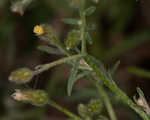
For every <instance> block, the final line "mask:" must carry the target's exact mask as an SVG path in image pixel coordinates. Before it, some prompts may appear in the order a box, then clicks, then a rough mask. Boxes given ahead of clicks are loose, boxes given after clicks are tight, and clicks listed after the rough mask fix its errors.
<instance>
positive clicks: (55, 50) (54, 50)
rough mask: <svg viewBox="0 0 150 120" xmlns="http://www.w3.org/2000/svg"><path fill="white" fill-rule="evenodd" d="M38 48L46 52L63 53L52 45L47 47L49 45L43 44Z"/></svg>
mask: <svg viewBox="0 0 150 120" xmlns="http://www.w3.org/2000/svg"><path fill="white" fill-rule="evenodd" d="M38 49H39V50H41V51H44V52H46V53H48V54H56V55H63V53H62V52H60V51H59V50H58V49H56V48H52V47H49V46H45V45H42V46H39V47H38Z"/></svg>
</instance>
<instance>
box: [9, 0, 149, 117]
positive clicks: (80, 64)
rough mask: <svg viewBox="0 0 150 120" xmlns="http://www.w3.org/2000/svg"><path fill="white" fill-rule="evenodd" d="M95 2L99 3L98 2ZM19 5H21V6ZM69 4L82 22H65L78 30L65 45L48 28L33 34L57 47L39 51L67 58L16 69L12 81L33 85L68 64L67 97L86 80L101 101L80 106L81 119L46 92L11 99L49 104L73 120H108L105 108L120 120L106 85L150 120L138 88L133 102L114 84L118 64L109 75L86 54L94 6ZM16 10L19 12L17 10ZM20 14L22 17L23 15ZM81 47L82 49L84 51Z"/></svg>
mask: <svg viewBox="0 0 150 120" xmlns="http://www.w3.org/2000/svg"><path fill="white" fill-rule="evenodd" d="M24 1H27V0H24ZM29 1H31V0H29ZM93 1H94V0H93ZM95 2H96V3H97V2H98V0H96V1H95ZM18 4H21V5H22V3H18ZM69 4H70V5H71V6H72V7H74V8H75V9H78V10H79V16H80V19H78V20H77V19H73V18H67V19H64V20H63V21H64V23H66V24H71V25H75V26H76V29H73V30H71V31H70V32H69V33H68V35H67V37H66V41H65V44H64V43H62V42H61V41H60V39H59V38H58V36H57V35H56V33H55V31H54V29H53V28H52V27H51V26H50V25H48V24H40V25H36V26H35V27H34V30H33V32H34V33H35V35H36V36H37V37H39V38H40V39H41V40H44V41H46V42H47V43H48V44H50V45H52V46H54V47H49V46H40V47H39V49H40V50H42V51H45V52H50V53H52V54H61V55H64V56H66V57H64V58H61V59H59V60H57V61H54V62H51V63H47V64H43V65H38V66H36V67H35V69H34V70H30V69H29V68H20V69H17V70H15V71H13V72H12V73H11V74H10V76H9V80H10V81H11V82H14V83H16V84H26V83H28V82H30V81H31V80H32V78H33V77H34V76H36V75H39V74H40V73H42V72H44V71H46V70H49V69H50V68H52V67H54V66H56V65H59V64H63V63H67V64H70V65H71V66H72V70H71V73H70V77H69V80H68V84H67V92H68V95H69V96H70V95H71V92H72V88H73V85H74V83H75V82H76V81H77V80H78V79H80V78H83V77H87V79H89V80H90V82H92V83H93V85H94V86H95V87H96V89H97V91H98V93H99V94H100V95H101V98H99V99H92V100H91V101H90V102H89V103H88V104H86V105H85V104H79V105H78V108H77V109H78V114H79V115H76V114H74V113H72V112H70V111H69V110H67V109H65V108H63V107H61V106H60V105H58V104H56V103H55V102H54V101H52V100H51V99H49V97H48V95H47V93H46V92H45V91H44V90H37V89H29V90H26V89H25V90H20V89H16V90H15V93H14V94H13V95H12V97H13V98H14V99H15V100H17V101H22V102H26V103H31V104H33V105H36V106H43V105H46V104H47V105H50V106H52V107H54V108H56V109H58V110H59V111H61V112H63V113H64V114H66V115H67V116H68V117H69V118H70V119H72V120H106V119H107V117H105V116H104V115H102V113H101V110H102V108H103V107H104V106H105V107H106V109H107V112H108V115H109V118H110V119H111V120H117V117H116V115H115V112H114V110H113V107H112V105H111V102H110V99H109V97H108V95H107V93H106V92H105V89H104V85H105V86H106V87H108V88H109V89H110V90H111V91H112V92H113V93H114V94H115V95H116V96H118V97H119V98H120V100H122V101H123V102H124V103H126V104H127V105H128V106H129V107H131V108H132V109H133V110H134V111H135V112H136V113H137V114H139V116H140V117H141V118H142V119H143V120H150V108H149V105H148V104H147V101H146V99H145V97H144V94H143V92H142V91H141V89H140V88H137V92H138V94H139V98H136V97H134V100H132V99H130V98H129V97H128V96H127V95H126V93H124V92H123V91H122V90H121V89H120V88H119V87H118V86H117V85H116V83H115V81H114V80H113V77H112V75H113V74H114V71H115V69H117V66H118V65H119V62H117V63H116V64H115V65H114V67H113V68H112V69H110V70H109V71H108V70H106V69H105V67H104V65H103V63H101V62H100V61H99V60H97V59H95V58H94V57H93V56H91V55H89V54H88V53H87V43H89V44H92V39H91V37H90V34H89V33H88V30H89V27H90V26H88V25H87V21H86V18H87V17H88V16H90V15H92V13H93V12H94V11H95V9H96V8H95V7H93V6H92V7H89V8H86V0H70V1H69ZM22 6H23V5H22ZM23 8H24V7H23ZM13 10H14V9H13ZM15 10H17V8H16V9H15ZM21 10H22V9H21ZM21 12H22V13H23V11H21ZM78 46H81V50H80V49H79V47H78ZM103 104H104V105H103Z"/></svg>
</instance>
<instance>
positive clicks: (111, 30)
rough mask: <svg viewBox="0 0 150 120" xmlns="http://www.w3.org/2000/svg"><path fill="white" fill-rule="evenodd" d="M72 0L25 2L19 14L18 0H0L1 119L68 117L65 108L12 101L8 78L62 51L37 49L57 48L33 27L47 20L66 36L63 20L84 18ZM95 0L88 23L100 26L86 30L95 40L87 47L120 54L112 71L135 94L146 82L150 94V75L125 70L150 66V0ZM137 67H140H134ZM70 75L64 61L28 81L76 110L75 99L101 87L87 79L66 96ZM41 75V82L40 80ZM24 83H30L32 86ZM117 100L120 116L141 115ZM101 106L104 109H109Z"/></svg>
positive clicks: (104, 55)
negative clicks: (144, 76) (41, 38)
mask: <svg viewBox="0 0 150 120" xmlns="http://www.w3.org/2000/svg"><path fill="white" fill-rule="evenodd" d="M68 2H69V1H68V0H34V1H33V2H32V3H30V4H29V6H25V9H24V8H23V10H25V11H24V14H22V16H20V14H18V13H14V12H12V5H14V3H15V1H11V0H0V61H1V62H0V66H1V69H0V90H1V91H0V98H1V99H0V102H1V104H0V108H1V109H0V119H1V120H35V119H36V120H44V119H48V120H49V119H63V118H64V116H63V115H62V114H60V113H59V112H56V111H55V110H53V109H51V108H47V107H44V108H35V107H33V106H31V105H28V104H21V103H16V102H15V101H13V100H12V98H11V96H10V95H11V94H12V92H14V91H13V90H14V89H13V87H12V86H14V87H15V85H14V84H13V83H9V82H8V75H9V73H10V72H11V71H12V70H13V69H16V68H20V67H22V66H23V67H24V64H26V65H27V66H30V67H33V68H34V67H35V65H36V64H41V63H43V62H47V61H48V62H49V61H52V60H54V59H56V58H58V57H59V56H52V55H51V54H46V53H44V52H43V53H42V52H40V51H38V50H37V49H36V48H37V46H38V44H39V43H40V44H43V46H44V47H43V46H41V47H40V48H39V49H40V50H43V51H46V52H47V53H49V51H50V50H51V53H52V49H53V50H54V52H55V53H56V52H57V51H55V48H52V49H51V48H49V47H51V46H49V47H45V42H43V41H38V40H37V38H36V37H35V36H34V34H33V27H34V25H36V24H41V23H49V24H50V25H52V26H53V27H55V29H56V33H57V35H59V38H60V40H62V41H64V39H66V34H67V33H68V32H69V27H70V26H72V25H66V24H64V22H63V20H64V19H65V18H72V17H74V18H76V19H75V20H77V21H74V23H77V24H79V23H80V21H78V19H79V18H78V17H77V16H78V15H77V12H76V9H72V8H71V6H72V5H73V3H71V4H68ZM91 4H92V5H94V6H96V12H95V13H94V14H93V15H92V16H90V17H89V18H88V23H89V26H96V29H95V30H92V31H90V33H89V34H88V35H87V36H88V37H89V36H92V38H93V45H89V47H88V49H89V52H90V53H91V54H93V55H94V56H96V57H98V58H99V59H101V60H103V61H104V62H109V63H110V64H112V63H114V61H115V60H118V59H120V61H121V65H120V67H119V68H118V69H117V71H116V75H115V76H114V78H116V81H117V83H118V84H119V86H120V87H121V88H122V89H124V90H125V91H126V92H127V93H128V94H129V95H132V96H133V94H135V93H136V92H135V91H134V88H135V87H136V86H137V85H138V86H139V87H142V88H144V93H145V96H148V97H150V94H149V83H150V82H149V79H148V80H147V79H142V78H138V77H136V76H134V77H133V76H132V75H130V74H128V73H127V70H126V68H127V67H128V66H131V65H132V66H135V65H136V66H139V67H142V68H144V69H150V64H149V61H150V54H149V48H150V44H149V43H150V29H149V28H150V15H149V12H148V11H149V10H150V8H149V7H148V5H150V2H149V1H146V0H139V1H136V0H125V1H123V0H111V1H109V0H99V1H98V2H95V3H93V2H92V0H91V1H90V0H89V1H88V2H87V6H89V5H91ZM87 11H88V10H87ZM91 11H92V10H91ZM93 24H94V25H93ZM89 28H90V27H89ZM89 38H90V37H89ZM58 54H61V53H58ZM106 67H107V66H106ZM132 70H133V69H132ZM64 73H65V74H64ZM134 73H137V72H136V70H134ZM68 75H69V69H68V67H66V66H63V65H62V66H61V67H60V68H57V67H56V69H55V70H53V71H49V72H47V73H44V74H42V75H41V76H40V77H36V78H35V80H34V81H33V82H32V83H30V84H29V87H30V88H34V86H36V88H39V89H40V88H44V89H47V91H48V94H49V95H50V96H51V97H52V98H54V99H56V100H57V101H58V102H60V103H63V104H65V105H66V106H69V105H70V108H72V110H73V111H77V108H76V104H77V103H79V102H81V101H83V102H87V101H88V100H89V98H91V97H97V93H96V91H93V88H92V87H91V86H90V85H89V84H87V82H86V80H84V81H82V82H77V84H76V87H75V88H74V89H73V90H72V92H73V94H72V96H70V97H68V96H67V94H66V91H65V88H66V85H67V84H66V79H67V78H68ZM132 77H133V78H132ZM37 80H38V83H36V81H37ZM17 87H18V86H17ZM21 87H22V88H27V87H28V86H21ZM15 88H16V87H15ZM110 98H111V99H112V101H116V100H118V98H116V97H114V96H112V95H111V93H110ZM74 101H76V102H74ZM148 102H149V101H148ZM70 103H74V104H70ZM114 105H115V108H116V111H118V117H119V118H118V119H125V120H126V119H129V118H128V117H129V116H130V118H131V119H138V118H137V116H136V115H135V114H134V112H127V111H128V108H127V110H126V111H123V110H122V108H121V107H122V106H123V104H122V103H120V102H119V100H118V103H116V102H114ZM103 112H104V114H106V112H105V110H104V111H103ZM50 116H53V118H50Z"/></svg>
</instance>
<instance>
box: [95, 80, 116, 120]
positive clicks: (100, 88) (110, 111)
mask: <svg viewBox="0 0 150 120" xmlns="http://www.w3.org/2000/svg"><path fill="white" fill-rule="evenodd" d="M95 84H96V87H97V90H98V92H99V93H100V94H101V96H102V98H103V101H104V104H105V106H106V109H107V112H108V114H109V116H110V118H111V120H117V118H116V115H115V112H114V110H113V107H112V105H111V102H110V100H109V98H108V96H107V93H106V92H105V90H104V88H103V86H102V85H100V84H99V83H98V82H95Z"/></svg>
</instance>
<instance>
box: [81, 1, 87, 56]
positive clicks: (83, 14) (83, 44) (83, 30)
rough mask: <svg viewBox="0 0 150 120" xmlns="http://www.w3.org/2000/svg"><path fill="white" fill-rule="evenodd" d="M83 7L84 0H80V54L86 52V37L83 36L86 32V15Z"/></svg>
mask: <svg viewBox="0 0 150 120" xmlns="http://www.w3.org/2000/svg"><path fill="white" fill-rule="evenodd" d="M84 8H85V0H81V8H80V11H79V12H80V18H81V23H82V24H81V40H82V54H86V53H87V48H86V37H85V32H86V16H85V12H84Z"/></svg>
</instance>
